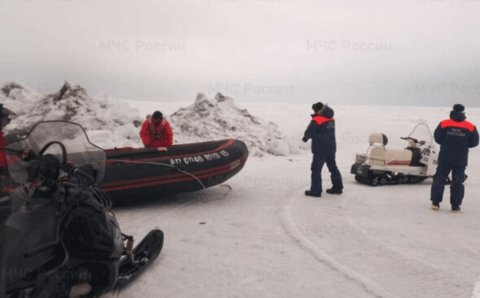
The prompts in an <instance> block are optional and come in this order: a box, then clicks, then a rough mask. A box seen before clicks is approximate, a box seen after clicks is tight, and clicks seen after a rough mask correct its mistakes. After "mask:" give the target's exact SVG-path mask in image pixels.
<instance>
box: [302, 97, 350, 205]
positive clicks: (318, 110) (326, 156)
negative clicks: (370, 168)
mask: <svg viewBox="0 0 480 298" xmlns="http://www.w3.org/2000/svg"><path fill="white" fill-rule="evenodd" d="M312 109H313V111H314V112H315V113H314V114H313V115H312V120H311V121H310V124H309V125H308V127H307V130H306V131H305V134H304V137H303V139H302V140H303V141H304V142H307V141H308V140H309V139H312V153H313V162H312V167H311V170H312V177H311V179H312V182H311V187H310V190H307V191H305V195H307V196H313V197H320V196H321V195H322V168H323V165H324V164H325V163H327V167H328V170H329V171H330V174H331V176H330V177H331V180H332V184H333V187H332V188H330V189H327V193H329V194H341V193H342V189H343V182H342V175H341V174H340V171H339V170H338V168H337V164H336V163H335V152H336V151H337V145H336V142H335V119H334V118H333V115H334V112H333V110H332V109H331V108H330V107H328V106H327V105H323V104H322V103H321V102H317V103H316V104H314V105H313V106H312Z"/></svg>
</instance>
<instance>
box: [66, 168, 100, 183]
mask: <svg viewBox="0 0 480 298" xmlns="http://www.w3.org/2000/svg"><path fill="white" fill-rule="evenodd" d="M70 173H71V174H72V175H74V176H78V177H81V178H83V179H86V180H87V181H88V182H89V184H93V183H95V177H93V176H92V175H90V174H88V173H86V172H84V171H82V170H80V169H79V168H77V167H73V169H72V170H71V171H70Z"/></svg>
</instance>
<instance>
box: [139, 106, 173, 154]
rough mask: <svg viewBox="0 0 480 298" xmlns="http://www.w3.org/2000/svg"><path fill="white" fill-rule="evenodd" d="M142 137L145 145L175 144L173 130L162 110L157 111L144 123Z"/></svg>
mask: <svg viewBox="0 0 480 298" xmlns="http://www.w3.org/2000/svg"><path fill="white" fill-rule="evenodd" d="M140 139H142V142H143V144H144V145H145V147H157V148H158V147H169V146H172V144H173V132H172V128H171V127H170V123H168V121H167V119H165V118H163V115H162V113H161V112H160V111H155V112H154V113H153V115H152V117H147V119H146V120H145V121H144V122H143V124H142V129H141V130H140Z"/></svg>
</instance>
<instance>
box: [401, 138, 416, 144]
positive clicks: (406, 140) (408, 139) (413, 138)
mask: <svg viewBox="0 0 480 298" xmlns="http://www.w3.org/2000/svg"><path fill="white" fill-rule="evenodd" d="M400 139H401V140H405V141H407V140H412V141H414V142H415V143H418V140H417V139H414V138H412V137H400Z"/></svg>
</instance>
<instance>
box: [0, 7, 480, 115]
mask: <svg viewBox="0 0 480 298" xmlns="http://www.w3.org/2000/svg"><path fill="white" fill-rule="evenodd" d="M479 15H480V0H365V1H349V0H337V1H335V0H329V1H327V0H304V1H300V0H196V1H195V0H140V1H138V0H137V1H133V0H130V1H127V0H0V37H1V39H0V70H1V71H0V84H2V85H3V84H4V83H5V82H9V81H17V82H22V83H24V84H26V85H28V86H30V87H32V88H33V89H36V90H39V91H42V92H54V91H56V90H58V89H59V88H60V87H61V85H62V84H63V81H65V80H68V81H70V82H72V83H75V84H80V85H82V86H84V87H85V88H87V90H88V92H89V93H90V94H92V95H94V94H96V93H99V92H106V93H108V94H110V95H111V96H114V97H121V98H129V99H138V100H162V101H163V100H175V101H176V100H193V99H194V98H195V95H196V94H197V93H198V92H203V93H206V94H207V95H209V96H213V95H214V94H215V93H216V92H217V91H220V92H222V93H224V94H227V95H230V96H232V97H233V98H235V99H236V100H238V101H258V102H270V101H271V102H275V101H277V102H279V101H281V102H305V103H312V102H315V101H324V102H329V103H331V104H396V105H422V106H451V105H452V104H453V103H456V102H461V103H464V104H465V105H467V106H480V103H479V102H480V101H479V100H478V98H479V97H480V34H479V31H480V17H479Z"/></svg>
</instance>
